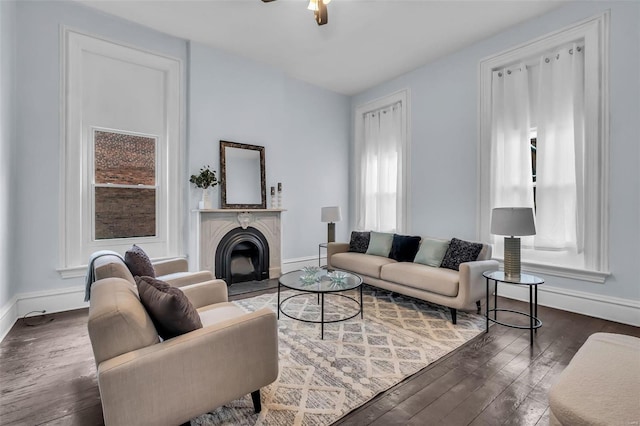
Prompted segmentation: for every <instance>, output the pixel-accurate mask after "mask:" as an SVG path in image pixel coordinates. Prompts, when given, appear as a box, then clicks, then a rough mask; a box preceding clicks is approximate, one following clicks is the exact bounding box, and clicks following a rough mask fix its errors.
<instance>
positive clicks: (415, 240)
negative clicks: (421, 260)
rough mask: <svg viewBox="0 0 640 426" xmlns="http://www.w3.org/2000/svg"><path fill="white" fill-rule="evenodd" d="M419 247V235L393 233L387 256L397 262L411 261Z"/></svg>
mask: <svg viewBox="0 0 640 426" xmlns="http://www.w3.org/2000/svg"><path fill="white" fill-rule="evenodd" d="M418 248H420V237H412V236H409V235H398V234H393V241H392V243H391V251H390V252H389V257H390V258H391V259H394V260H397V261H398V262H413V259H414V258H415V257H416V253H417V252H418Z"/></svg>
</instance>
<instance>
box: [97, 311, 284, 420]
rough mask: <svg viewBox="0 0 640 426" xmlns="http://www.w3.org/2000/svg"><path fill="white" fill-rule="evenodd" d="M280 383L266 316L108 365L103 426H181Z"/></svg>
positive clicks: (102, 381)
mask: <svg viewBox="0 0 640 426" xmlns="http://www.w3.org/2000/svg"><path fill="white" fill-rule="evenodd" d="M277 376H278V325H277V319H276V314H275V313H274V312H273V311H272V310H270V309H268V308H263V309H261V310H258V311H256V312H252V313H248V314H246V315H242V316H241V317H236V318H233V319H230V320H228V321H224V322H221V323H218V324H215V325H211V326H209V327H205V328H201V329H198V330H195V331H192V332H190V333H187V334H183V335H181V336H178V337H175V338H173V339H169V340H166V341H164V342H162V343H158V344H155V345H152V346H149V347H146V348H143V349H139V350H136V351H133V352H129V353H127V354H123V355H120V356H118V357H116V358H113V359H110V360H107V361H104V362H103V363H101V364H100V365H99V366H98V384H99V387H100V396H101V399H102V407H103V414H104V420H105V424H106V425H107V426H110V425H141V424H145V425H146V424H181V423H183V422H186V421H188V420H189V419H191V418H193V417H196V416H198V415H200V414H204V413H206V412H208V411H210V410H212V409H213V408H215V407H218V406H221V405H223V404H225V403H227V402H229V401H232V400H234V399H237V398H240V397H242V396H244V395H246V394H248V393H251V392H254V391H256V390H258V389H260V388H261V387H263V386H266V385H268V384H270V383H272V382H273V381H275V379H276V378H277Z"/></svg>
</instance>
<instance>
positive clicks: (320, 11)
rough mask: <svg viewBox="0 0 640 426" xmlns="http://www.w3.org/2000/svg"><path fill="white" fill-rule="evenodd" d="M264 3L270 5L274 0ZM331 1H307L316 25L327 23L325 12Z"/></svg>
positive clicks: (266, 0)
mask: <svg viewBox="0 0 640 426" xmlns="http://www.w3.org/2000/svg"><path fill="white" fill-rule="evenodd" d="M262 1H263V2H264V3H270V2H272V1H275V0H262ZM330 1H331V0H309V6H307V9H309V10H313V15H314V16H315V18H316V22H317V23H318V25H324V24H326V23H327V22H329V15H328V12H327V4H329V2H330Z"/></svg>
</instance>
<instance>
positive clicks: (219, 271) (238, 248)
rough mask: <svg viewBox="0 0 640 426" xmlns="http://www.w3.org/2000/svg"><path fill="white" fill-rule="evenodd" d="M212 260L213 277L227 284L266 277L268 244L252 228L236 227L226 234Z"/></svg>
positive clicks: (267, 274) (262, 235)
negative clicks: (213, 265)
mask: <svg viewBox="0 0 640 426" xmlns="http://www.w3.org/2000/svg"><path fill="white" fill-rule="evenodd" d="M215 257H216V258H215V265H216V278H221V279H223V280H225V281H226V282H227V285H231V284H234V283H239V282H245V281H261V280H265V279H268V278H269V243H268V242H267V239H266V238H265V236H264V234H262V232H260V231H259V230H257V229H256V228H254V227H251V226H249V227H247V228H246V229H244V228H241V227H238V228H235V229H232V230H231V231H229V232H228V233H227V234H225V235H224V237H222V239H221V240H220V243H219V244H218V247H217V249H216V255H215Z"/></svg>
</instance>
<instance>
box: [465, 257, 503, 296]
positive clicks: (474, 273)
mask: <svg viewBox="0 0 640 426" xmlns="http://www.w3.org/2000/svg"><path fill="white" fill-rule="evenodd" d="M498 266H499V264H498V261H497V260H477V261H474V262H464V263H461V264H460V293H461V294H460V296H461V297H462V300H463V301H464V304H465V305H468V306H469V307H471V306H472V305H473V304H474V303H475V302H476V301H478V300H479V301H480V302H481V303H484V301H485V300H486V297H487V293H486V289H487V286H486V281H485V278H484V277H483V276H482V273H483V272H485V271H497V270H498V269H499V268H498ZM489 284H490V285H489V294H492V293H493V291H494V289H495V283H494V282H490V283H489ZM463 293H464V294H463Z"/></svg>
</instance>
